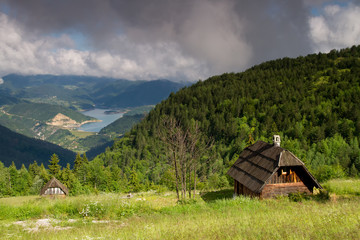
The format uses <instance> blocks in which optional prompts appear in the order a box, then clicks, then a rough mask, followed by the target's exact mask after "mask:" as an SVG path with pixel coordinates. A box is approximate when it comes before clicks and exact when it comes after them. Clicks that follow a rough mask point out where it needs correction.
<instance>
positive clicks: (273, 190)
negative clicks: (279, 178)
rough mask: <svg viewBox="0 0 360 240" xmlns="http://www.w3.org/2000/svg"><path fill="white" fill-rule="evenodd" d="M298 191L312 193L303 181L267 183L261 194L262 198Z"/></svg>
mask: <svg viewBox="0 0 360 240" xmlns="http://www.w3.org/2000/svg"><path fill="white" fill-rule="evenodd" d="M296 192H305V193H308V194H311V192H310V191H309V189H308V188H307V187H306V186H305V184H304V183H303V182H296V183H280V184H267V185H266V186H265V187H264V188H263V190H262V192H261V194H260V198H272V197H275V196H276V195H288V194H289V193H296Z"/></svg>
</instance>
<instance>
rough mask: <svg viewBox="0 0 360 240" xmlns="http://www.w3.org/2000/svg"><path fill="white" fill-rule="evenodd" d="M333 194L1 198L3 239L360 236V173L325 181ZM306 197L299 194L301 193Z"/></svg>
mask: <svg viewBox="0 0 360 240" xmlns="http://www.w3.org/2000/svg"><path fill="white" fill-rule="evenodd" d="M323 185H324V186H325V187H326V188H327V189H328V190H329V191H330V193H331V199H330V200H326V201H318V200H315V199H310V200H305V199H304V200H302V201H298V202H294V201H290V200H289V198H287V197H280V198H278V199H271V200H258V199H251V198H245V197H241V196H240V197H236V198H233V197H232V190H231V189H225V190H219V191H214V192H207V193H201V194H199V195H197V199H196V200H195V201H191V202H189V203H186V204H178V203H177V202H176V195H175V193H170V192H166V193H159V194H158V193H156V192H146V193H138V194H134V195H133V197H132V198H130V199H128V198H126V195H123V194H99V195H88V196H77V197H68V198H66V199H55V200H51V199H46V198H40V197H38V196H27V197H14V198H2V199H0V239H360V180H331V181H329V182H326V183H324V184H323ZM300 200H301V199H300Z"/></svg>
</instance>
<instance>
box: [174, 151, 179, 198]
mask: <svg viewBox="0 0 360 240" xmlns="http://www.w3.org/2000/svg"><path fill="white" fill-rule="evenodd" d="M176 162H177V161H176V153H175V152H174V167H175V181H176V195H177V199H178V201H179V200H180V195H179V173H178V168H177V164H176Z"/></svg>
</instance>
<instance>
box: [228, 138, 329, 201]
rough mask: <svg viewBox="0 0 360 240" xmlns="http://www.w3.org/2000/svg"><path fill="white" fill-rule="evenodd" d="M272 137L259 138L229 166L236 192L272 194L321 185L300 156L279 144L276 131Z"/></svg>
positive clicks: (310, 190)
mask: <svg viewBox="0 0 360 240" xmlns="http://www.w3.org/2000/svg"><path fill="white" fill-rule="evenodd" d="M273 140H274V143H273V144H269V143H266V142H263V141H258V142H256V143H255V144H253V145H251V146H249V147H247V148H245V149H244V150H243V152H242V153H241V154H240V156H239V159H238V160H237V161H236V162H235V163H234V165H233V166H232V167H231V168H230V169H229V171H228V174H229V175H230V176H231V177H232V178H233V179H234V193H235V194H237V195H240V194H242V195H247V196H254V197H259V198H271V197H274V196H276V195H288V194H289V193H293V192H305V193H308V194H310V193H312V192H313V189H314V187H316V188H322V187H321V186H320V184H319V183H318V182H317V181H316V179H315V178H314V177H313V176H312V175H311V173H310V172H309V170H308V169H307V168H306V167H305V165H304V163H303V162H302V161H301V160H300V159H299V158H297V157H296V156H295V155H294V154H293V153H291V152H290V151H288V150H286V149H283V148H281V147H280V136H279V135H275V136H274V138H273Z"/></svg>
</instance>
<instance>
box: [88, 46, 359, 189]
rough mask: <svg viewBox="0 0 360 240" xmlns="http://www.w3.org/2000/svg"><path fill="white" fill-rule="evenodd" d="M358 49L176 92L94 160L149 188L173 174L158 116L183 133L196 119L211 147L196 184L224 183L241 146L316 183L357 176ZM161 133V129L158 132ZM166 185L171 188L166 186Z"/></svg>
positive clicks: (267, 66)
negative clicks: (258, 147) (264, 147)
mask: <svg viewBox="0 0 360 240" xmlns="http://www.w3.org/2000/svg"><path fill="white" fill-rule="evenodd" d="M359 57H360V47H359V46H354V47H352V48H348V49H344V50H341V51H336V50H333V51H331V52H330V53H329V54H321V53H319V54H312V55H308V56H306V57H298V58H296V59H290V58H284V59H279V60H274V61H269V62H266V63H263V64H260V65H258V66H254V67H252V68H251V69H248V70H247V71H245V72H242V73H226V74H223V75H220V76H214V77H211V78H209V79H208V80H206V81H199V82H198V83H196V84H194V85H192V86H190V87H187V88H185V89H182V90H180V91H179V92H177V93H176V94H171V95H170V97H169V98H168V99H167V100H166V101H163V102H162V103H160V104H158V105H157V106H156V107H155V109H154V110H153V111H151V112H150V113H149V114H148V116H147V117H146V119H145V120H143V121H142V122H141V123H140V124H138V125H136V126H135V127H134V128H133V129H132V130H131V132H130V133H128V134H126V135H125V137H124V138H122V139H120V140H118V141H117V142H116V143H115V144H114V146H113V147H112V148H111V150H110V151H107V152H105V153H103V154H101V155H99V156H98V157H97V158H96V159H95V162H96V161H97V162H98V164H104V165H105V166H114V165H116V166H119V167H120V168H121V169H123V171H124V172H125V173H126V175H127V176H129V175H130V172H131V171H130V170H131V169H135V170H136V172H137V174H138V176H139V178H140V179H141V180H142V181H143V182H145V181H153V182H155V183H165V184H166V183H169V182H168V180H167V179H166V178H171V177H173V170H172V168H171V167H170V165H169V160H168V157H169V156H168V154H167V150H166V148H165V147H164V144H163V143H162V142H161V141H160V139H159V137H158V134H157V133H158V132H159V131H160V132H161V129H160V128H161V126H162V125H163V124H162V122H163V119H164V116H171V117H173V118H175V119H176V120H178V121H179V122H180V123H181V126H182V127H183V128H184V129H190V128H191V126H193V125H194V122H196V121H197V122H198V123H199V126H200V129H201V132H202V133H203V135H204V136H205V138H206V139H210V138H212V139H214V145H213V147H212V148H211V150H210V151H208V152H203V153H202V154H201V156H200V160H201V167H200V168H198V170H197V177H198V178H199V181H200V182H201V184H205V185H206V184H209V185H212V186H215V187H216V186H221V185H223V184H227V179H226V177H225V176H226V174H225V173H226V171H227V170H228V169H229V167H230V166H231V164H232V163H233V162H234V161H235V160H236V159H237V156H238V154H239V153H240V152H241V151H242V149H243V148H244V147H246V146H247V145H249V144H251V143H252V142H254V141H256V140H259V139H261V140H265V141H268V142H270V141H271V138H272V135H273V134H280V135H281V137H282V143H281V144H282V146H283V147H284V148H287V149H289V150H290V151H292V152H293V153H294V154H295V155H297V156H298V157H299V158H300V159H302V160H303V161H304V162H305V163H306V165H307V166H308V167H309V168H310V169H311V171H312V172H313V173H314V174H315V175H316V177H318V179H319V180H320V181H323V180H326V179H328V178H331V177H339V176H344V175H352V176H355V175H358V173H359V171H360V149H359V137H360V109H359V104H360V97H359V96H360V59H359ZM159 129H160V130H159ZM168 185H171V184H170V183H169V184H168Z"/></svg>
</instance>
